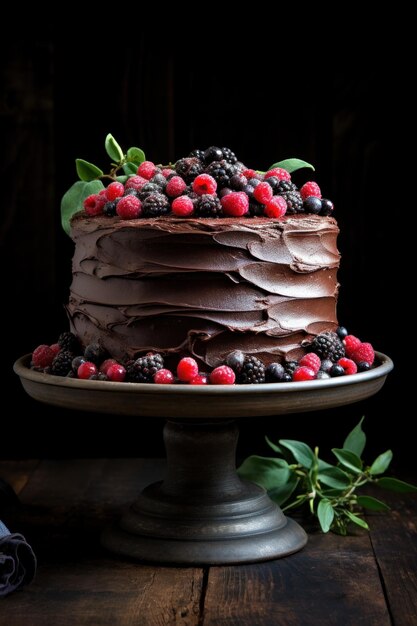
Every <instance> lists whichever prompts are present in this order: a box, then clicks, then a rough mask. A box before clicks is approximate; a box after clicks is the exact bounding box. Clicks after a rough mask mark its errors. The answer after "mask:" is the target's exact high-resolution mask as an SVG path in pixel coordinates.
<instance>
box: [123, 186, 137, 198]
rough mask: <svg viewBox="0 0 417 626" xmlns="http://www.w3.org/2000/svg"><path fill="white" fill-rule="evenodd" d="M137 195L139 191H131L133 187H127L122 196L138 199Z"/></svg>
mask: <svg viewBox="0 0 417 626" xmlns="http://www.w3.org/2000/svg"><path fill="white" fill-rule="evenodd" d="M139 194H140V191H138V190H137V189H133V187H129V189H126V191H125V192H124V194H123V195H124V196H136V197H137V198H139Z"/></svg>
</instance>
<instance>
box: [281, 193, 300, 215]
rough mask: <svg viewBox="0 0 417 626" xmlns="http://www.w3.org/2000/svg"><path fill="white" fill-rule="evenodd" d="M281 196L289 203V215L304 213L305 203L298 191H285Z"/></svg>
mask: <svg viewBox="0 0 417 626" xmlns="http://www.w3.org/2000/svg"><path fill="white" fill-rule="evenodd" d="M280 196H281V198H284V200H285V202H286V203H287V215H294V213H302V212H303V201H302V198H301V196H300V194H299V193H298V191H285V192H284V193H281V194H280Z"/></svg>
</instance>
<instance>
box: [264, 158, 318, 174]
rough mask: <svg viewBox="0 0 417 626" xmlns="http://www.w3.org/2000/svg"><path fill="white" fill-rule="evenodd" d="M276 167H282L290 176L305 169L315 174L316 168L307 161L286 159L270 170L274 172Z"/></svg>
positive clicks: (275, 164)
mask: <svg viewBox="0 0 417 626" xmlns="http://www.w3.org/2000/svg"><path fill="white" fill-rule="evenodd" d="M274 167H282V169H283V170H287V172H289V173H290V174H291V172H295V171H296V170H301V169H302V168H304V167H307V168H309V169H310V170H313V172H314V167H313V166H312V165H311V163H307V161H302V160H301V159H284V161H278V162H277V163H274V164H273V165H271V167H270V168H269V169H270V170H272V169H273V168H274ZM268 171H269V170H268Z"/></svg>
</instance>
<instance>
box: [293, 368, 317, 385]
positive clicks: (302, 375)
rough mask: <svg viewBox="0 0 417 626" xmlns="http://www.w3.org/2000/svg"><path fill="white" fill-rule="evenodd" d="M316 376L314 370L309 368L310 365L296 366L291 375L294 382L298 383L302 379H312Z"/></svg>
mask: <svg viewBox="0 0 417 626" xmlns="http://www.w3.org/2000/svg"><path fill="white" fill-rule="evenodd" d="M315 377H316V372H315V371H314V370H312V369H311V367H305V366H301V367H297V369H296V370H295V372H294V374H293V375H292V379H293V381H294V382H296V383H298V382H301V381H302V380H314V378H315Z"/></svg>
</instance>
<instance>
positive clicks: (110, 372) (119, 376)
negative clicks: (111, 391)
mask: <svg viewBox="0 0 417 626" xmlns="http://www.w3.org/2000/svg"><path fill="white" fill-rule="evenodd" d="M103 373H104V372H103ZM105 374H106V376H107V379H108V380H112V381H113V382H117V383H122V382H123V381H124V379H125V378H126V369H125V368H124V367H123V365H120V363H113V364H112V365H110V366H109V367H108V368H107V371H106V372H105Z"/></svg>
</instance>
